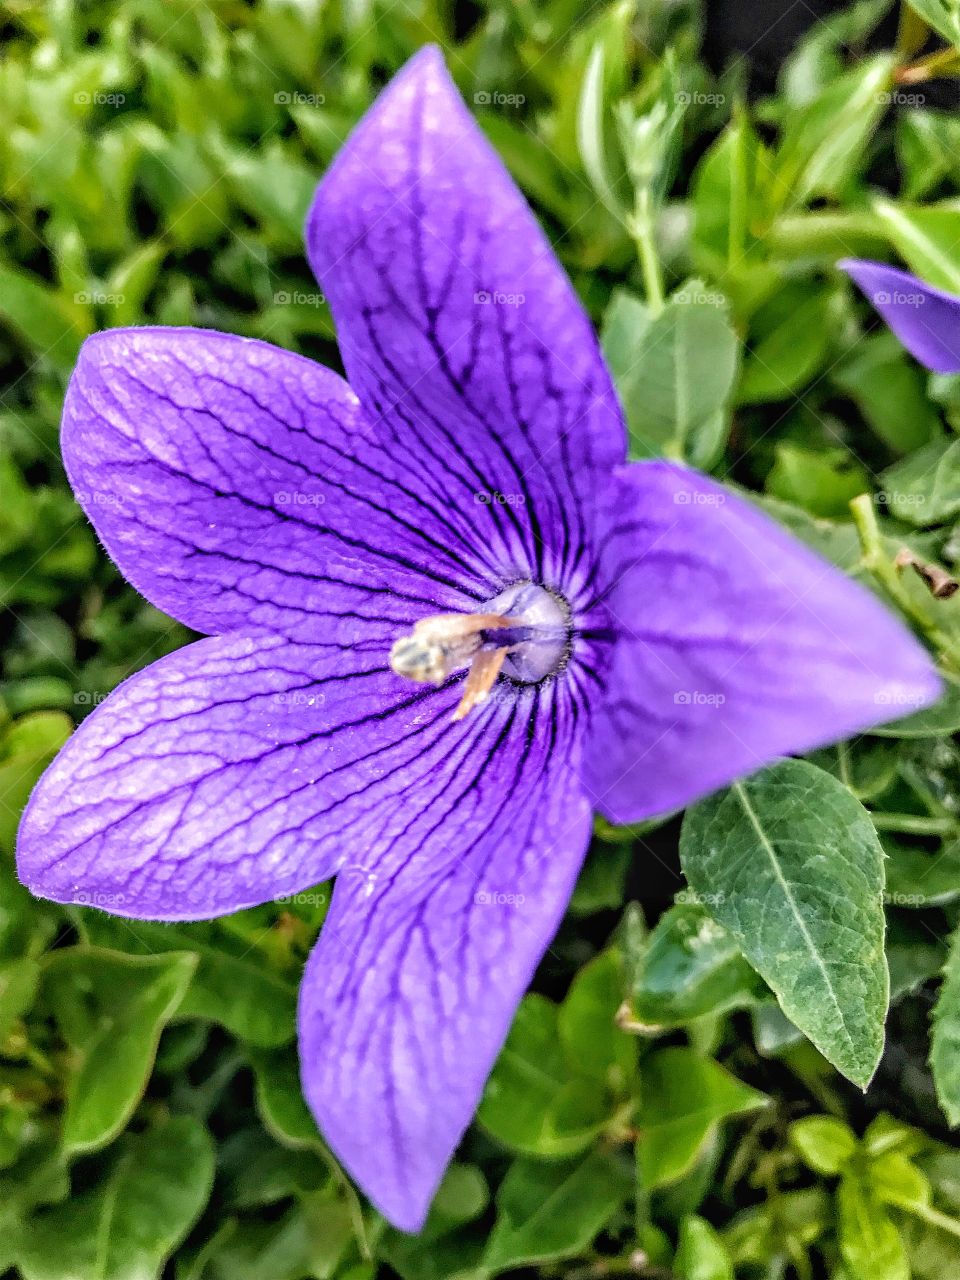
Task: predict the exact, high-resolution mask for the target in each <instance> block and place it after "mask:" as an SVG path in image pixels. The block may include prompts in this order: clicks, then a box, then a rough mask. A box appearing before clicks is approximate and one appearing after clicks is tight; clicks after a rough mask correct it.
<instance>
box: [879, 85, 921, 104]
mask: <svg viewBox="0 0 960 1280" xmlns="http://www.w3.org/2000/svg"><path fill="white" fill-rule="evenodd" d="M926 101H927V95H926V94H925V93H904V92H903V90H902V89H893V90H891V91H890V92H889V93H878V94H877V95H876V102H877V104H878V105H879V106H881V107H922V106H924V105H925V104H926Z"/></svg>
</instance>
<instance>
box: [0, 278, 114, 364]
mask: <svg viewBox="0 0 960 1280" xmlns="http://www.w3.org/2000/svg"><path fill="white" fill-rule="evenodd" d="M79 296H80V295H78V297H79ZM0 316H3V317H4V319H6V320H7V321H8V322H9V323H10V324H11V325H12V326H13V328H14V329H16V330H17V331H18V332H19V333H20V334H21V335H22V336H23V337H24V338H25V339H26V341H27V342H28V343H29V345H30V348H31V350H32V353H33V355H34V357H37V358H39V359H41V360H46V361H49V362H50V363H51V364H52V365H53V366H54V367H55V368H57V369H60V370H63V371H68V370H69V369H70V368H71V367H72V366H73V364H74V361H75V360H76V358H77V352H78V351H79V350H80V344H81V342H83V340H84V338H85V337H86V336H87V334H88V333H89V332H90V330H91V329H92V328H93V325H92V323H91V321H90V318H89V315H88V314H87V311H86V309H85V307H84V305H83V304H82V303H80V302H74V303H71V302H68V301H67V300H66V299H64V298H63V297H62V296H61V295H60V294H58V293H56V292H54V290H53V289H51V288H49V286H48V285H46V284H45V283H44V282H43V281H42V280H40V279H39V278H38V277H35V276H32V275H29V274H27V272H25V271H18V270H16V269H15V268H13V267H8V266H4V265H3V264H2V263H0Z"/></svg>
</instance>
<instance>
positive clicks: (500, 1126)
mask: <svg viewBox="0 0 960 1280" xmlns="http://www.w3.org/2000/svg"><path fill="white" fill-rule="evenodd" d="M624 1038H626V1037H624ZM610 1110H611V1108H610V1105H609V1100H608V1099H607V1098H606V1097H605V1094H604V1091H603V1090H602V1089H598V1088H597V1082H596V1079H594V1078H592V1077H591V1076H586V1075H582V1074H577V1073H576V1072H574V1071H573V1070H572V1069H571V1067H570V1065H569V1063H568V1062H567V1059H566V1057H565V1055H564V1047H563V1042H562V1040H561V1038H560V1030H559V1011H558V1008H557V1006H556V1005H555V1004H553V1003H552V1002H551V1001H550V1000H546V999H544V997H543V996H539V995H529V996H527V997H526V998H525V999H524V1000H523V1001H522V1002H521V1004H520V1007H519V1009H518V1010H517V1014H516V1017H515V1018H514V1020H513V1026H512V1027H511V1028H510V1034H509V1036H508V1037H507V1042H506V1044H505V1045H504V1047H503V1049H502V1051H501V1053H500V1057H499V1058H498V1059H497V1062H496V1065H495V1066H494V1068H493V1072H492V1073H491V1075H490V1079H489V1080H488V1081H487V1087H486V1089H485V1090H484V1094H483V1098H482V1100H481V1102H480V1108H479V1110H478V1112H477V1119H478V1120H479V1122H480V1123H481V1124H482V1125H483V1127H484V1128H485V1129H487V1130H488V1131H489V1132H490V1133H491V1134H493V1136H494V1137H496V1138H498V1139H499V1141H500V1142H502V1143H503V1144H504V1145H505V1146H507V1147H509V1148H510V1149H511V1150H514V1151H521V1152H525V1153H529V1154H531V1155H541V1156H564V1155H572V1154H573V1153H574V1152H577V1151H581V1150H583V1148H584V1147H586V1146H587V1145H588V1144H589V1143H590V1142H591V1141H592V1139H593V1138H594V1137H595V1136H596V1134H597V1133H598V1132H599V1131H600V1130H601V1128H602V1127H603V1125H604V1123H605V1122H606V1121H607V1120H608V1119H609V1118H610Z"/></svg>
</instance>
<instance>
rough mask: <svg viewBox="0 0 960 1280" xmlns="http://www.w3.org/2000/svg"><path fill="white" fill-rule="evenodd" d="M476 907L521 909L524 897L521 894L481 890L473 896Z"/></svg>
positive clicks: (524, 900)
mask: <svg viewBox="0 0 960 1280" xmlns="http://www.w3.org/2000/svg"><path fill="white" fill-rule="evenodd" d="M473 900H474V902H475V903H476V904H477V906H478V907H522V906H523V904H524V903H525V902H526V900H527V899H526V897H525V896H524V895H523V894H522V893H491V892H489V891H487V890H485V889H481V890H480V892H479V893H475V894H474V895H473Z"/></svg>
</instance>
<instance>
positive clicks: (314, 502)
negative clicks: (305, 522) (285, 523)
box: [273, 489, 327, 507]
mask: <svg viewBox="0 0 960 1280" xmlns="http://www.w3.org/2000/svg"><path fill="white" fill-rule="evenodd" d="M326 500H327V495H326V494H325V493H311V492H309V491H307V490H305V489H280V490H279V491H278V492H277V493H275V494H274V495H273V505H274V506H275V507H322V506H323V504H324V503H325V502H326Z"/></svg>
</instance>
